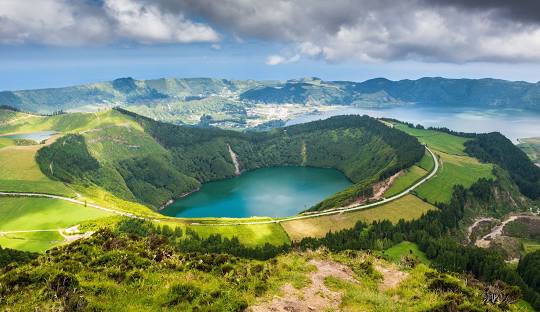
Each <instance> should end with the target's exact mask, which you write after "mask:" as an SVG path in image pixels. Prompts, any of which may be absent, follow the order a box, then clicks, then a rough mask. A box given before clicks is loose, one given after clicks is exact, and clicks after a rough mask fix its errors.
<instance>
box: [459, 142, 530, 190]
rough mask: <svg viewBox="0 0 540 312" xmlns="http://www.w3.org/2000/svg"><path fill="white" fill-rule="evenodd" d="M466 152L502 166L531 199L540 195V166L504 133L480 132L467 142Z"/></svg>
mask: <svg viewBox="0 0 540 312" xmlns="http://www.w3.org/2000/svg"><path fill="white" fill-rule="evenodd" d="M465 152H467V153H468V154H469V155H471V156H474V157H476V158H478V159H480V160H481V161H484V162H491V163H494V164H497V165H499V166H501V167H502V168H504V169H506V170H507V171H508V172H509V173H510V176H511V177H512V180H514V182H515V183H516V184H517V185H518V187H519V190H520V191H521V192H522V193H523V194H524V195H526V196H528V197H529V198H531V199H538V198H539V197H540V168H539V167H537V166H536V165H535V164H533V162H532V161H531V160H530V159H529V158H528V157H527V155H526V154H525V153H524V152H523V151H522V150H521V149H519V148H518V147H517V146H515V145H514V144H513V143H512V142H511V141H510V140H509V139H507V138H506V137H504V136H503V135H502V134H500V133H498V132H492V133H486V134H478V135H477V136H476V137H475V139H474V140H471V141H468V142H466V143H465Z"/></svg>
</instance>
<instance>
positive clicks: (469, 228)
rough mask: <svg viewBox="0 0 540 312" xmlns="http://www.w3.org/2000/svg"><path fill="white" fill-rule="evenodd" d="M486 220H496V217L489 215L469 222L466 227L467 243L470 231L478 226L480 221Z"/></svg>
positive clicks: (469, 240) (469, 239)
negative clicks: (471, 222)
mask: <svg viewBox="0 0 540 312" xmlns="http://www.w3.org/2000/svg"><path fill="white" fill-rule="evenodd" d="M488 221H497V219H495V218H491V217H488V218H478V219H476V220H475V221H474V223H473V224H471V225H470V226H469V227H468V228H467V243H470V242H471V235H472V232H473V230H474V229H475V228H476V227H477V226H478V225H480V223H482V222H488Z"/></svg>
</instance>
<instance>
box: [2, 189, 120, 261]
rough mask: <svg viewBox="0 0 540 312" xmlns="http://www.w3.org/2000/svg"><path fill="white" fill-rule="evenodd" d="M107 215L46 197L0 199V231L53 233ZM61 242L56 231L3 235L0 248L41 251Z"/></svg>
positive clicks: (107, 214)
mask: <svg viewBox="0 0 540 312" xmlns="http://www.w3.org/2000/svg"><path fill="white" fill-rule="evenodd" d="M107 216H110V214H109V213H107V212H105V211H102V210H98V209H94V208H89V207H84V206H82V205H77V204H73V203H69V202H66V201H62V200H57V199H50V198H26V197H0V219H1V220H2V222H1V223H0V232H9V231H32V230H57V229H65V228H68V227H71V226H74V225H77V224H79V223H81V222H85V221H88V220H94V219H98V218H103V217H107ZM63 240H64V239H63V238H62V237H61V236H60V235H59V234H58V233H57V232H28V233H7V234H5V235H3V236H0V246H2V247H10V246H14V247H11V248H15V247H16V248H17V249H21V250H28V251H39V252H41V251H45V250H47V249H49V248H50V247H52V246H55V245H57V244H58V243H59V242H62V241H63Z"/></svg>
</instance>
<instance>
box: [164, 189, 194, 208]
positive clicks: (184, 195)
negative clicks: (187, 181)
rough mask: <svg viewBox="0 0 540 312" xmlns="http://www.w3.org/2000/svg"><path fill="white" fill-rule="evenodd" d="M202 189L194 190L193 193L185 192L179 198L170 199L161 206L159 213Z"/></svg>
mask: <svg viewBox="0 0 540 312" xmlns="http://www.w3.org/2000/svg"><path fill="white" fill-rule="evenodd" d="M200 189H201V188H200V187H198V188H196V189H194V190H193V191H189V192H185V193H182V194H180V196H178V197H177V198H171V199H169V200H168V201H166V202H165V203H164V204H162V205H161V206H159V208H158V210H157V211H161V210H163V209H165V208H167V207H168V206H169V205H171V204H172V203H174V202H175V201H176V200H179V199H180V198H184V197H186V196H188V195H191V194H192V193H195V192H197V191H199V190H200Z"/></svg>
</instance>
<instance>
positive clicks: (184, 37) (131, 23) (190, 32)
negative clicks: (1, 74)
mask: <svg viewBox="0 0 540 312" xmlns="http://www.w3.org/2000/svg"><path fill="white" fill-rule="evenodd" d="M143 1H144V0H104V1H103V4H102V5H101V4H96V3H92V2H89V1H87V0H36V1H29V0H1V1H0V43H3V44H24V43H40V44H48V45H61V46H65V45H88V44H90V45H92V44H102V43H109V42H115V41H134V42H140V43H154V42H165V43H189V42H216V41H218V40H219V39H220V37H219V35H218V33H217V32H216V31H214V29H212V28H211V27H210V26H208V25H206V24H203V23H196V22H193V21H191V20H189V19H188V18H186V17H185V16H184V14H182V13H171V12H164V11H163V10H162V9H161V8H160V7H159V6H157V5H155V4H148V3H145V2H143Z"/></svg>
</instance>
